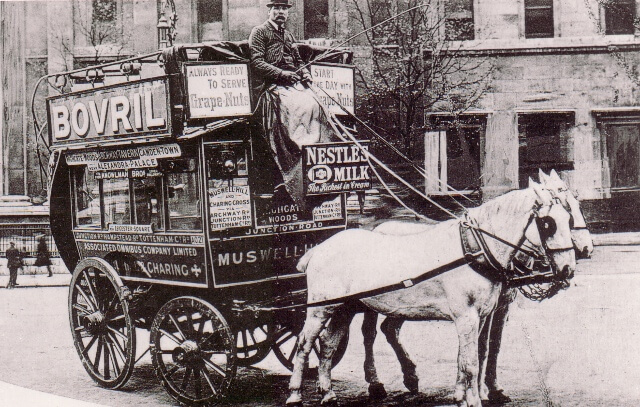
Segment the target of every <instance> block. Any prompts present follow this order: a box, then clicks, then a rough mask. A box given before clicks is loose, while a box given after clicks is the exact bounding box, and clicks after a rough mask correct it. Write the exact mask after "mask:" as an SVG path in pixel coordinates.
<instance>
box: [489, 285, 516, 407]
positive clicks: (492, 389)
mask: <svg viewBox="0 0 640 407" xmlns="http://www.w3.org/2000/svg"><path fill="white" fill-rule="evenodd" d="M504 290H505V291H504V292H503V293H501V294H500V299H499V301H498V305H497V307H496V310H495V311H494V312H493V319H492V322H491V329H490V331H489V353H488V356H487V369H486V374H485V380H484V382H485V384H486V386H487V389H488V394H487V399H488V400H490V401H492V402H495V403H507V402H509V401H511V398H510V397H509V396H507V395H506V394H504V393H503V389H502V386H500V384H499V383H498V373H497V370H498V354H499V353H500V346H501V344H502V332H503V330H504V326H505V324H506V323H507V320H508V319H509V305H510V304H511V303H512V302H513V300H514V299H515V295H516V294H517V292H516V291H515V289H513V288H510V289H504Z"/></svg>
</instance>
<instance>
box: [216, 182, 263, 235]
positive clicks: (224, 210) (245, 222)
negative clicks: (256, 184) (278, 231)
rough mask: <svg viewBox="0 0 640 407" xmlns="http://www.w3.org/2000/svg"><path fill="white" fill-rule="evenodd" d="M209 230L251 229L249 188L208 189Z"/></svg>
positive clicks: (225, 187)
mask: <svg viewBox="0 0 640 407" xmlns="http://www.w3.org/2000/svg"><path fill="white" fill-rule="evenodd" d="M209 217H210V223H209V224H210V227H211V230H214V231H216V230H223V229H230V228H241V227H251V225H252V221H253V217H252V216H251V194H250V192H249V186H247V185H244V186H228V185H227V186H223V187H214V188H209Z"/></svg>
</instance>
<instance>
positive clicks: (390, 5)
mask: <svg viewBox="0 0 640 407" xmlns="http://www.w3.org/2000/svg"><path fill="white" fill-rule="evenodd" d="M396 10H397V5H396V3H395V2H393V1H391V0H371V1H370V3H369V14H370V16H371V26H372V27H373V26H375V25H377V24H380V23H381V22H383V21H384V20H386V19H388V18H389V17H391V16H392V15H393V14H394V12H395V11H396ZM373 38H374V39H375V40H377V41H379V42H380V44H383V45H385V44H387V43H388V42H389V40H391V41H394V40H395V35H394V25H393V24H382V25H381V26H379V27H376V28H374V29H373Z"/></svg>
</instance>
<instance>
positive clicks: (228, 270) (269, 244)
mask: <svg viewBox="0 0 640 407" xmlns="http://www.w3.org/2000/svg"><path fill="white" fill-rule="evenodd" d="M335 233H336V230H335V228H334V229H328V230H321V231H314V232H300V233H288V234H282V235H279V236H278V238H275V236H273V235H268V236H244V237H242V238H236V239H227V240H215V241H212V242H211V249H212V253H213V258H212V263H213V275H214V283H215V285H216V286H218V287H219V286H225V285H236V284H243V283H248V282H251V283H254V282H258V281H265V280H269V279H275V278H286V277H295V276H300V277H302V276H304V274H303V273H300V272H298V271H297V270H296V264H297V263H298V260H300V257H302V256H304V254H305V253H306V252H307V251H308V250H310V249H311V248H313V247H314V246H315V245H317V244H319V243H321V242H323V241H324V240H326V239H327V238H329V236H331V235H333V234H335Z"/></svg>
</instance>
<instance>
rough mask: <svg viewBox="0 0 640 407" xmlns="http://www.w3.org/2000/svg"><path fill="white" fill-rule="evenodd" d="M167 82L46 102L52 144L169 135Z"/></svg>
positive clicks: (112, 88) (161, 80)
mask: <svg viewBox="0 0 640 407" xmlns="http://www.w3.org/2000/svg"><path fill="white" fill-rule="evenodd" d="M168 107H169V106H168V85H167V80H166V78H159V79H151V80H143V81H136V82H129V83H126V84H120V85H115V86H109V87H104V88H99V89H96V90H93V89H92V90H89V91H82V92H76V93H71V94H67V95H63V96H57V97H53V98H50V99H48V100H47V109H48V115H49V128H50V129H51V136H52V138H53V140H52V142H53V143H54V144H59V145H60V144H77V143H83V142H88V141H98V140H111V139H119V138H130V137H132V136H144V135H161V136H168V135H171V126H170V124H171V119H170V117H171V116H170V114H169V109H168Z"/></svg>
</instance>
